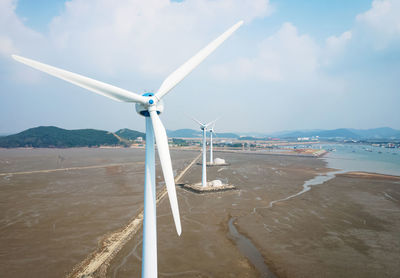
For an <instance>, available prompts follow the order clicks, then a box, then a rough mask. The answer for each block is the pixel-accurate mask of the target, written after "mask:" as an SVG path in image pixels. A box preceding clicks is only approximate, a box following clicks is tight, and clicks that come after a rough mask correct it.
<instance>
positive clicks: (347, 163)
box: [321, 144, 400, 176]
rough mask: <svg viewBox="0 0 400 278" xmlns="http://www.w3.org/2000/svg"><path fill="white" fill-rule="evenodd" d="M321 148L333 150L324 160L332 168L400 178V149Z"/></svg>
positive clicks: (371, 147) (340, 146)
mask: <svg viewBox="0 0 400 278" xmlns="http://www.w3.org/2000/svg"><path fill="white" fill-rule="evenodd" d="M321 146H322V148H323V149H331V150H332V151H330V152H329V153H328V154H327V155H325V156H324V158H323V159H325V160H326V162H327V163H328V167H330V168H334V169H341V170H346V171H364V172H372V173H379V174H386V175H395V176H400V149H391V148H382V147H374V146H371V145H355V144H354V145H353V144H330V145H321Z"/></svg>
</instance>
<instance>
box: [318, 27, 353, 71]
mask: <svg viewBox="0 0 400 278" xmlns="http://www.w3.org/2000/svg"><path fill="white" fill-rule="evenodd" d="M351 38H352V32H351V31H346V32H343V33H342V34H341V35H340V36H331V37H329V38H327V39H326V40H325V47H324V55H323V56H322V62H321V63H322V64H323V65H324V66H329V65H330V64H332V63H334V62H335V59H336V58H337V57H338V56H340V55H342V54H343V53H344V52H345V50H346V47H347V45H348V44H349V42H350V41H351Z"/></svg>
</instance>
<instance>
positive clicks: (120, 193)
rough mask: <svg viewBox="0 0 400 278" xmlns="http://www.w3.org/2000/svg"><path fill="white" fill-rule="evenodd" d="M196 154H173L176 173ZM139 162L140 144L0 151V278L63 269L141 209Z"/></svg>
mask: <svg viewBox="0 0 400 278" xmlns="http://www.w3.org/2000/svg"><path fill="white" fill-rule="evenodd" d="M196 155H197V153H194V152H176V151H172V152H171V156H172V158H173V166H174V169H175V171H177V172H179V170H181V169H183V167H184V166H185V165H186V164H187V163H190V161H191V160H192V159H193V158H194V157H195V156H196ZM60 156H61V157H63V159H60ZM143 161H144V150H142V149H87V148H79V149H32V150H26V149H14V150H0V173H1V174H2V175H1V176H0V246H1V251H0V273H1V276H2V277H63V276H65V275H66V274H67V273H69V272H70V271H71V270H72V268H73V267H74V266H75V265H76V264H78V263H79V262H81V261H82V260H83V259H84V258H85V257H86V256H87V255H88V254H90V253H91V252H93V251H94V250H95V249H96V248H97V245H98V244H99V243H100V242H101V240H102V238H103V237H104V236H105V235H106V234H108V233H110V232H112V231H114V230H118V229H120V228H121V227H123V226H124V225H126V223H127V222H128V221H129V219H131V218H132V217H134V216H135V215H136V214H137V213H138V210H139V209H140V208H141V207H142V204H143V181H144V163H143ZM49 169H50V170H51V171H48V170H49ZM54 169H58V170H54ZM15 172H18V173H19V174H15ZM21 172H24V173H21ZM12 173H14V174H12ZM161 175H162V174H161V172H159V171H157V181H158V187H159V188H160V187H161V186H162V185H163V182H160V181H162V179H161Z"/></svg>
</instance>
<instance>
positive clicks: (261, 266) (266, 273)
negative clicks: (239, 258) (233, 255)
mask: <svg viewBox="0 0 400 278" xmlns="http://www.w3.org/2000/svg"><path fill="white" fill-rule="evenodd" d="M235 220H236V218H235V217H232V218H231V219H229V222H228V228H229V237H230V238H231V239H232V240H233V241H234V242H235V243H236V246H237V247H238V249H239V250H240V252H241V253H242V254H243V255H244V256H245V257H246V258H247V259H248V260H249V261H250V262H251V264H252V265H253V266H254V267H255V268H256V269H257V271H258V272H259V273H260V277H263V278H276V276H275V275H274V274H273V273H272V272H271V271H270V270H269V268H268V266H267V265H266V264H265V262H264V258H263V256H262V255H261V253H260V252H259V251H258V249H257V247H256V246H255V245H254V244H253V243H252V242H251V240H250V239H248V238H247V237H245V236H244V235H242V234H241V233H239V232H238V230H237V229H236V227H235V224H234V222H235Z"/></svg>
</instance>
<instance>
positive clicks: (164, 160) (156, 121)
mask: <svg viewBox="0 0 400 278" xmlns="http://www.w3.org/2000/svg"><path fill="white" fill-rule="evenodd" d="M150 117H151V121H152V123H153V129H154V137H155V138H156V143H157V149H158V156H159V157H160V162H161V168H162V171H163V174H164V180H165V185H166V186H167V191H168V197H169V202H170V204H171V210H172V216H173V217H174V222H175V227H176V232H177V233H178V235H181V232H182V227H181V219H180V217H179V207H178V199H177V198H176V189H175V181H174V173H173V171H172V165H171V156H170V154H169V147H168V138H167V133H166V132H165V128H164V126H163V124H162V122H161V120H160V118H159V117H158V115H157V112H156V111H151V112H150Z"/></svg>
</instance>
